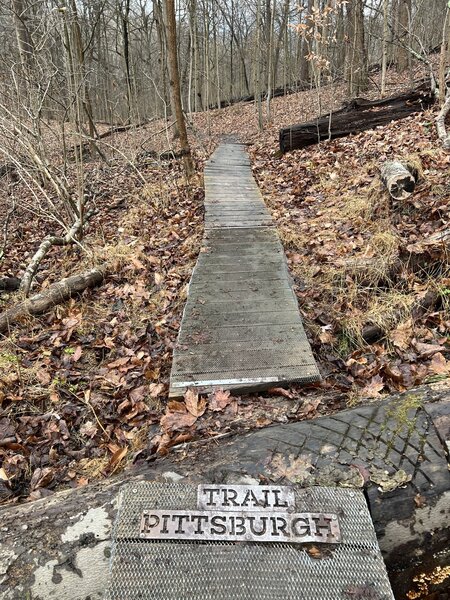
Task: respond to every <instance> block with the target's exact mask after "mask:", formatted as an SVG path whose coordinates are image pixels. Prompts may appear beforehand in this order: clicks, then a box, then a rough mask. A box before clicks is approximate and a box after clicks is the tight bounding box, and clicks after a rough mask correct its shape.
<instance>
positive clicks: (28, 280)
mask: <svg viewBox="0 0 450 600" xmlns="http://www.w3.org/2000/svg"><path fill="white" fill-rule="evenodd" d="M91 216H92V212H90V213H88V214H87V215H86V216H85V217H84V219H81V218H78V219H77V220H76V221H75V223H74V224H73V225H72V227H71V228H70V229H69V231H68V232H67V234H66V235H65V236H64V237H58V236H49V237H47V238H45V240H44V241H43V242H42V243H41V245H40V246H39V248H38V249H37V251H36V252H35V254H34V256H33V258H32V259H31V260H30V262H29V264H28V267H27V268H26V270H25V273H24V275H23V277H22V281H21V284H20V291H21V292H23V293H24V294H25V296H28V294H29V293H30V288H31V284H32V282H33V279H34V277H35V275H36V272H37V270H38V268H39V265H40V264H41V262H42V261H43V260H44V258H45V257H46V256H47V254H48V253H49V252H50V250H51V248H52V247H53V246H67V245H69V244H72V243H73V242H74V241H75V239H76V237H77V235H78V234H79V233H80V231H81V229H82V227H83V226H84V225H85V223H86V221H88V220H89V218H90V217H91Z"/></svg>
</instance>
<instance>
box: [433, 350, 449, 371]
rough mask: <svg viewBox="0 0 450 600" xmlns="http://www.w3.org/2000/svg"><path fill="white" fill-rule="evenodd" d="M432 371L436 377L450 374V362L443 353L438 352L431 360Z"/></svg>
mask: <svg viewBox="0 0 450 600" xmlns="http://www.w3.org/2000/svg"><path fill="white" fill-rule="evenodd" d="M430 371H432V372H433V373H435V374H436V375H448V374H450V362H449V361H448V360H446V358H445V356H444V355H443V354H442V353H441V352H437V353H436V354H435V355H434V356H433V358H432V359H431V363H430Z"/></svg>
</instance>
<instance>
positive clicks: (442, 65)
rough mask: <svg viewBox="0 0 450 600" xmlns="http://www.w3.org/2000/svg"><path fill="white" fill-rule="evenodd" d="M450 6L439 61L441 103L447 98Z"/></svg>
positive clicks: (446, 12) (446, 14)
mask: <svg viewBox="0 0 450 600" xmlns="http://www.w3.org/2000/svg"><path fill="white" fill-rule="evenodd" d="M449 52H450V4H449V8H447V10H446V11H445V20H444V27H443V30H442V45H441V58H440V61H439V103H440V105H441V106H443V105H444V103H445V96H446V81H445V80H446V67H447V64H448V59H449V58H450V54H449Z"/></svg>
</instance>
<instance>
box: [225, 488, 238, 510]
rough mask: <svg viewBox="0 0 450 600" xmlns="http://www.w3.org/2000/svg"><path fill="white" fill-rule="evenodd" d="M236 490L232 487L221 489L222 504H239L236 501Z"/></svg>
mask: <svg viewBox="0 0 450 600" xmlns="http://www.w3.org/2000/svg"><path fill="white" fill-rule="evenodd" d="M237 495H238V493H237V491H236V490H233V489H224V490H223V506H239V503H238V502H236V498H237Z"/></svg>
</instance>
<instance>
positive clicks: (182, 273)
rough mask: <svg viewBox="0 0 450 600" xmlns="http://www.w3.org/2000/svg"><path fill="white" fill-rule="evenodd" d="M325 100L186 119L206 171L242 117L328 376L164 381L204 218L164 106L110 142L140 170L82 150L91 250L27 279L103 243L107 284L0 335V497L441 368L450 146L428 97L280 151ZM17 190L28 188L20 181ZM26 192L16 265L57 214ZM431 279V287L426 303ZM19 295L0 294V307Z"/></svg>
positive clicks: (72, 483)
mask: <svg viewBox="0 0 450 600" xmlns="http://www.w3.org/2000/svg"><path fill="white" fill-rule="evenodd" d="M371 96H372V97H375V96H376V91H375V90H373V91H372V92H371ZM344 98H345V91H344V89H343V87H340V86H329V87H326V86H325V87H324V88H323V96H322V98H321V102H322V107H323V110H326V109H327V108H329V109H331V108H337V107H338V106H339V105H340V103H341V101H342V100H343V99H344ZM317 106H318V102H317V95H316V93H315V92H302V93H299V94H293V95H291V96H287V97H286V98H277V99H274V101H273V111H272V112H273V122H272V123H271V124H270V125H268V126H267V127H266V128H265V130H264V131H263V132H262V133H258V128H257V117H256V111H255V109H254V107H253V105H251V104H240V105H235V106H232V107H229V108H227V109H224V110H221V111H209V113H201V114H197V115H193V117H192V119H193V129H191V133H190V134H191V141H192V144H193V149H194V155H195V158H196V167H197V172H198V173H199V174H201V172H202V167H203V161H204V160H205V158H206V157H207V156H208V155H209V153H210V152H211V151H212V149H213V148H214V146H215V145H216V144H217V143H218V142H219V141H220V139H221V136H222V135H224V134H229V133H234V132H236V131H239V132H240V136H241V140H242V141H244V142H247V143H248V144H249V151H250V155H251V159H252V168H253V172H254V175H255V177H256V179H257V181H258V183H259V185H260V187H261V190H262V192H263V194H264V198H265V200H266V202H267V204H268V206H269V208H270V210H271V212H272V216H273V218H274V220H275V222H276V224H277V226H278V229H279V232H280V234H281V237H282V241H283V243H284V246H285V249H286V254H287V259H288V263H289V267H290V271H291V273H292V275H293V277H294V283H295V291H296V294H297V297H298V300H299V305H300V309H301V312H302V315H303V319H304V322H305V327H306V330H307V333H308V337H309V339H310V341H311V342H312V346H313V350H314V352H315V356H316V360H317V361H318V363H319V366H320V368H321V372H322V374H323V376H324V379H323V382H322V383H321V384H320V385H316V386H314V387H311V386H310V387H306V388H300V387H299V386H296V385H292V386H289V387H288V388H287V389H284V388H273V389H271V390H269V391H268V392H267V393H264V394H255V395H249V396H245V397H243V396H239V395H233V394H232V393H231V392H229V391H226V390H218V391H216V392H214V394H210V395H209V396H208V397H205V396H201V395H198V394H196V393H195V392H193V391H188V393H187V394H186V396H185V398H184V399H181V400H178V401H173V400H169V399H168V378H169V372H170V365H171V356H172V349H173V347H174V345H175V343H176V337H177V333H178V329H179V325H180V322H181V316H182V310H183V306H184V302H185V299H186V290H187V284H188V282H189V279H190V275H191V272H192V269H193V266H194V264H195V261H196V258H197V255H198V253H199V251H200V246H201V239H202V234H203V205H202V199H203V190H202V182H201V176H200V175H199V176H197V177H196V179H195V180H194V181H193V182H191V183H190V184H188V183H187V182H186V181H185V179H184V177H183V175H182V172H181V168H180V165H179V164H178V163H177V162H176V161H165V162H163V163H158V162H157V161H155V160H154V158H152V156H153V154H152V152H154V151H155V150H156V151H159V150H162V149H165V147H166V144H167V142H166V140H165V139H164V134H162V135H161V136H159V137H158V136H157V135H154V132H155V131H158V130H159V129H161V121H155V122H154V123H152V124H149V125H148V126H146V127H143V128H141V129H137V130H136V131H132V130H130V131H128V132H126V133H124V134H115V135H114V136H113V137H112V139H111V147H114V145H116V147H117V148H118V149H119V150H120V152H121V153H122V154H125V155H126V156H127V157H128V158H129V159H130V160H133V161H134V162H135V164H136V165H137V166H138V168H139V170H140V173H141V174H142V175H143V177H144V179H145V181H146V183H145V184H143V183H142V180H141V179H140V178H139V177H137V176H136V175H135V171H134V170H133V169H131V168H130V166H129V164H128V163H126V161H123V160H121V159H120V158H118V156H116V157H115V159H114V161H112V162H110V164H108V165H105V164H102V163H100V162H99V161H97V160H91V161H90V162H89V163H87V170H88V175H89V176H91V177H92V178H93V180H94V181H95V185H96V187H97V190H96V193H97V212H96V214H95V216H94V217H93V220H92V222H91V223H90V224H89V226H88V228H87V232H86V238H85V243H86V244H88V245H89V247H90V248H91V250H92V254H91V255H89V256H87V255H85V254H83V252H82V250H81V249H80V248H79V247H77V246H74V247H68V248H66V249H64V252H60V251H59V250H57V249H54V250H53V251H52V252H51V253H50V254H49V256H48V257H47V259H46V260H45V261H44V262H43V264H42V268H41V269H40V271H39V273H38V277H37V286H38V287H39V288H41V289H45V288H46V287H48V285H50V284H51V283H52V282H54V281H56V280H58V279H60V278H61V277H62V276H64V275H67V274H70V273H72V272H74V271H77V270H79V268H80V265H81V266H92V265H93V264H96V262H98V261H101V260H103V259H104V258H105V257H107V258H108V259H109V260H111V259H113V260H114V261H115V264H116V269H115V270H114V272H113V273H112V275H111V276H110V277H109V278H108V280H107V281H106V282H105V284H104V285H103V286H102V287H101V288H99V289H97V290H89V291H87V292H85V293H84V294H83V296H82V298H78V299H76V300H75V299H74V300H71V301H70V302H69V303H67V304H66V305H62V306H58V307H56V308H55V309H53V310H52V311H50V312H49V313H48V314H46V315H43V316H42V317H40V318H39V319H30V320H27V321H26V322H24V323H23V324H21V325H20V326H19V327H18V328H16V329H15V330H14V331H13V332H12V334H11V335H10V336H9V337H5V338H4V339H3V340H1V341H0V406H1V410H2V414H1V417H0V439H1V441H2V443H1V445H0V469H1V470H0V501H5V502H17V501H20V500H24V499H25V500H33V499H37V498H41V497H45V496H47V495H50V494H52V493H54V491H55V490H57V489H62V488H67V487H77V486H84V485H87V483H89V482H90V481H92V480H93V479H95V478H98V477H105V476H108V475H111V474H113V473H116V472H117V471H118V470H120V469H122V468H124V467H125V466H126V465H127V464H129V463H130V462H133V461H135V460H139V459H147V460H151V459H153V458H154V457H156V456H163V455H165V454H167V452H169V451H170V450H171V449H172V448H174V447H176V446H179V447H180V448H181V449H182V450H183V452H185V451H188V449H189V445H190V444H195V443H197V442H200V441H202V440H209V439H214V438H216V437H217V438H220V437H221V436H223V435H228V434H232V433H235V432H239V431H247V430H250V429H252V428H258V427H265V426H267V425H270V424H271V423H286V422H288V421H294V420H299V419H305V418H313V417H315V416H316V415H317V414H320V413H328V412H332V411H335V410H338V409H340V408H343V407H345V406H349V405H353V404H355V403H358V402H361V401H362V400H363V399H364V398H368V399H372V400H376V399H379V398H381V397H383V396H384V395H385V394H388V393H392V392H401V391H404V390H407V389H409V388H411V387H414V386H416V385H418V384H420V383H422V382H426V381H435V380H436V379H444V378H446V377H449V376H450V361H449V359H448V357H449V346H448V330H449V326H450V317H449V312H448V306H449V304H448V296H449V294H450V293H449V291H448V290H449V289H450V275H449V271H448V253H447V246H446V242H445V240H446V239H447V237H446V236H447V232H448V223H449V218H448V199H449V197H450V189H449V187H448V180H447V179H448V178H447V174H448V169H449V166H450V157H449V155H448V154H445V153H444V152H442V151H441V149H440V147H439V145H438V142H437V140H436V134H435V132H434V127H433V126H431V125H430V124H432V123H433V119H434V112H433V111H428V112H426V113H423V114H420V115H415V116H412V117H409V118H408V119H406V120H404V121H398V122H395V123H392V124H390V125H388V126H386V127H381V128H377V129H376V130H374V131H370V132H365V133H362V134H358V135H355V136H350V137H348V138H345V139H341V140H335V141H332V142H325V143H322V144H320V145H318V146H313V147H310V148H308V149H305V150H299V151H295V152H292V153H290V154H287V155H285V156H283V157H279V156H278V155H277V132H278V128H279V127H282V126H286V125H288V124H290V123H296V122H301V121H306V120H309V119H310V118H311V117H313V116H314V115H316V114H317ZM208 130H209V135H206V134H205V133H204V132H206V131H208ZM149 140H151V141H149ZM147 148H148V150H151V151H152V152H147ZM392 156H400V157H401V158H405V160H406V159H410V158H411V157H414V159H415V160H416V161H419V162H420V164H421V170H422V173H423V177H422V179H421V180H420V181H419V183H418V186H417V188H416V192H415V194H414V195H413V196H412V197H411V198H410V201H409V202H407V203H404V204H400V203H394V202H391V201H390V200H389V199H388V198H387V197H386V194H385V193H384V191H383V190H382V189H381V188H380V186H379V184H378V183H377V180H378V172H379V165H380V164H381V162H382V161H384V160H386V159H388V158H391V157H392ZM0 186H1V188H2V189H1V191H2V192H4V195H2V198H3V199H2V200H1V201H2V202H4V198H6V197H7V194H8V193H9V192H10V191H11V190H9V188H8V184H7V182H6V181H5V180H2V181H1V182H0ZM14 193H15V194H16V195H18V196H20V194H26V193H27V191H26V189H24V188H21V187H20V185H19V186H16V187H15V189H14ZM18 204H19V208H18V210H17V214H16V215H15V218H14V220H13V222H12V224H11V227H10V231H9V232H8V238H9V239H8V246H7V249H6V252H5V255H4V257H3V260H2V272H3V273H5V274H7V275H15V276H20V274H21V271H23V268H24V266H25V265H26V262H27V257H29V256H30V240H32V245H33V248H34V247H37V245H38V244H39V243H40V241H41V239H42V237H43V235H44V233H45V232H53V230H52V227H53V224H52V223H50V222H49V221H48V220H46V218H45V216H42V217H40V218H39V219H36V220H30V219H29V218H27V216H26V214H23V213H22V212H21V209H20V203H18ZM0 208H2V210H3V207H0ZM430 291H432V292H433V293H435V295H436V296H437V301H436V302H435V303H434V304H432V305H431V306H428V307H427V308H426V309H421V308H420V306H421V303H423V302H424V298H426V297H427V294H428V293H429V292H430ZM15 301H16V298H15V296H14V294H3V295H2V296H1V297H0V304H1V308H2V309H5V308H6V307H8V306H10V305H12V304H13V303H14V302H15ZM417 307H419V308H417ZM371 325H372V326H380V327H381V328H382V332H383V335H382V337H381V338H380V339H379V340H378V341H377V342H376V343H375V344H372V345H367V344H366V343H364V342H363V340H362V331H363V329H364V327H365V326H371ZM302 460H303V459H302ZM308 465H309V466H308ZM273 468H274V469H275V471H274V477H284V476H286V474H288V475H290V476H292V477H308V473H310V474H311V469H310V463H309V462H308V460H307V459H306V458H305V459H304V462H302V463H301V464H299V463H294V464H293V465H289V464H283V462H282V461H281V462H280V463H279V464H278V465H276V466H274V467H273ZM359 477H360V478H361V477H362V476H361V475H359ZM374 477H376V475H374ZM380 481H382V478H381V479H380ZM403 483H404V482H403V481H399V482H398V484H399V485H401V484H403ZM379 485H383V483H380V484H379ZM349 593H350V592H349ZM350 595H351V593H350ZM352 597H353V596H352Z"/></svg>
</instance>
